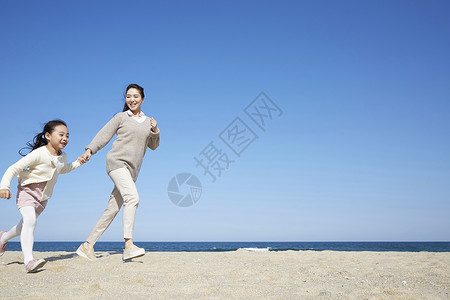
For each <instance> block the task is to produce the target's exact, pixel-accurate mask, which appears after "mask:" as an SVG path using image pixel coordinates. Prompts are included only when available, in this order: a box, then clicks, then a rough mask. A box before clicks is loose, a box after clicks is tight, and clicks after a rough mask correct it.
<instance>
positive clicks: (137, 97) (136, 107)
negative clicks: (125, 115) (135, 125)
mask: <svg viewBox="0 0 450 300" xmlns="http://www.w3.org/2000/svg"><path fill="white" fill-rule="evenodd" d="M125 101H126V103H127V106H128V108H129V109H130V110H131V112H132V113H133V114H138V113H140V112H141V104H142V102H144V98H142V96H141V93H140V92H139V91H138V90H137V89H135V88H130V89H129V90H128V91H127V94H126V98H125Z"/></svg>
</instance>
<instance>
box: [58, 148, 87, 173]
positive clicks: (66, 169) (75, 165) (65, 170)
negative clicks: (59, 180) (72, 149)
mask: <svg viewBox="0 0 450 300" xmlns="http://www.w3.org/2000/svg"><path fill="white" fill-rule="evenodd" d="M63 155H64V157H63V163H64V167H63V168H62V169H61V171H60V173H61V174H65V173H69V172H71V171H73V170H75V169H76V168H78V167H80V166H81V165H82V164H83V163H81V162H80V161H79V160H76V161H74V162H73V163H71V164H70V165H68V164H67V155H66V154H65V153H64V154H63Z"/></svg>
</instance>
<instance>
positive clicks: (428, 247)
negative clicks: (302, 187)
mask: <svg viewBox="0 0 450 300" xmlns="http://www.w3.org/2000/svg"><path fill="white" fill-rule="evenodd" d="M80 244H81V242H35V243H34V247H33V250H34V251H42V252H49V251H68V252H75V251H76V249H77V248H78V246H79V245H80ZM135 244H136V245H137V246H139V247H142V248H145V250H146V251H150V252H151V251H154V252H224V251H236V250H238V249H241V248H242V249H246V250H248V251H287V250H313V251H325V250H331V251H396V252H420V251H427V252H450V242H135ZM123 246H124V243H123V242H97V243H96V244H95V251H122V250H123ZM8 250H9V251H21V248H20V242H17V241H14V242H12V241H11V242H8Z"/></svg>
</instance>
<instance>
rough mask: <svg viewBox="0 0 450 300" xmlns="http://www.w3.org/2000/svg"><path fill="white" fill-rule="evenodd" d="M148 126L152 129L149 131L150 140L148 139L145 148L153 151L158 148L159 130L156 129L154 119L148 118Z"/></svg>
mask: <svg viewBox="0 0 450 300" xmlns="http://www.w3.org/2000/svg"><path fill="white" fill-rule="evenodd" d="M150 125H151V126H152V129H151V130H150V138H149V139H148V144H147V146H148V147H149V148H150V149H152V150H155V149H156V148H158V146H159V128H158V127H157V122H156V120H155V119H153V118H150Z"/></svg>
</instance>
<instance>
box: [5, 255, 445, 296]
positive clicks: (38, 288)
mask: <svg viewBox="0 0 450 300" xmlns="http://www.w3.org/2000/svg"><path fill="white" fill-rule="evenodd" d="M34 254H35V258H38V259H39V258H44V259H46V260H47V261H48V262H47V264H46V265H45V266H44V267H43V268H42V270H40V271H39V272H37V273H33V274H27V273H26V272H25V267H24V265H23V262H22V253H21V252H20V251H7V252H6V253H5V254H4V255H3V256H2V257H0V274H2V280H1V281H0V289H1V291H2V292H1V293H0V299H7V298H11V297H13V298H22V299H45V298H57V299H60V298H75V299H94V298H95V299H98V298H100V299H106V298H112V297H114V298H118V297H120V298H127V297H128V298H132V299H148V298H158V299H160V298H163V299H167V298H171V299H186V298H195V299H211V298H213V299H230V298H231V299H236V298H240V299H241V298H256V297H259V298H265V299H292V298H296V299H317V298H333V299H337V298H339V299H379V298H384V299H416V298H420V299H448V298H450V294H449V293H450V252H386V251H383V252H375V251H329V250H324V251H315V250H306V251H294V250H287V251H247V250H243V249H238V250H236V251H228V252H147V254H146V255H145V256H143V257H141V258H137V259H135V260H133V261H130V262H122V255H121V254H122V253H121V252H120V251H103V252H101V251H99V252H96V255H97V256H98V259H97V260H96V261H94V262H90V261H87V260H85V259H83V258H81V257H78V256H77V255H76V254H75V253H74V252H66V251H55V252H40V251H35V252H34Z"/></svg>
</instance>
